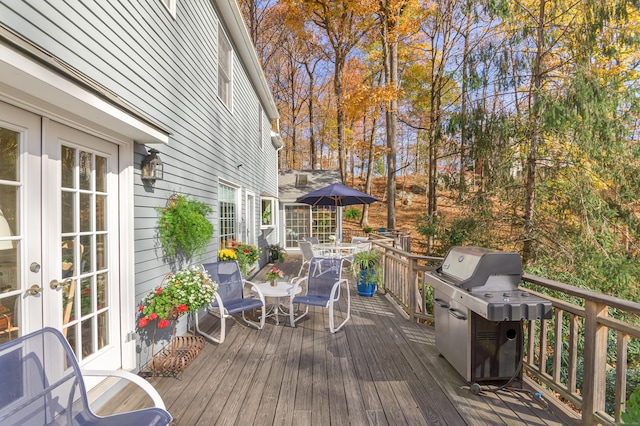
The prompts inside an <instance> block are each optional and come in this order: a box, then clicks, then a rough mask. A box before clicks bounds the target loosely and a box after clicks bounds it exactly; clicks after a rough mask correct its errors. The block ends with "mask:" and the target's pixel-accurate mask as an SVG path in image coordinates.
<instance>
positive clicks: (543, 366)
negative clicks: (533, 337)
mask: <svg viewBox="0 0 640 426" xmlns="http://www.w3.org/2000/svg"><path fill="white" fill-rule="evenodd" d="M529 322H533V321H529ZM538 359H539V360H540V372H541V373H542V374H545V373H546V372H547V321H546V320H541V321H540V353H539V355H538Z"/></svg>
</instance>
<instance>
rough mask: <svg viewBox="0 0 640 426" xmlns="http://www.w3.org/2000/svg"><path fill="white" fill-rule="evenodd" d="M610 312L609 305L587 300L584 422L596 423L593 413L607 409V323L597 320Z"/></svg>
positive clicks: (585, 423) (583, 388)
mask: <svg viewBox="0 0 640 426" xmlns="http://www.w3.org/2000/svg"><path fill="white" fill-rule="evenodd" d="M606 316H608V310H607V305H606V304H603V303H597V302H592V301H589V300H587V301H585V320H584V371H583V381H582V424H583V425H589V426H590V425H593V424H595V417H594V413H595V412H597V411H604V408H605V396H606V392H607V389H606V371H607V327H605V326H604V325H602V324H598V318H599V317H606Z"/></svg>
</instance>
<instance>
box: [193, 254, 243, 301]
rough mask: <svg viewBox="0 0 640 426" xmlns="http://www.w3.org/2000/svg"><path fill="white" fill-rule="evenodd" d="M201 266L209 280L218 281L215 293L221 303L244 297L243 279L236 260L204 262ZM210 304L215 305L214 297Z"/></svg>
mask: <svg viewBox="0 0 640 426" xmlns="http://www.w3.org/2000/svg"><path fill="white" fill-rule="evenodd" d="M202 267H203V268H204V269H206V270H207V272H208V273H209V276H210V277H211V280H212V281H214V282H216V283H218V290H217V294H218V296H220V298H221V299H222V303H223V304H225V305H227V304H230V303H233V302H237V301H241V300H242V299H243V298H244V281H243V280H242V275H241V274H240V267H239V266H238V262H237V261H236V260H230V261H225V262H211V263H205V264H203V265H202ZM212 305H213V306H216V305H217V302H216V300H215V299H214V300H213V302H212Z"/></svg>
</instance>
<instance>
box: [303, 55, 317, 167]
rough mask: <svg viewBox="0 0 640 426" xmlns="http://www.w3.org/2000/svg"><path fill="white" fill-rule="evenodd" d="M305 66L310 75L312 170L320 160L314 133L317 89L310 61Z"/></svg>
mask: <svg viewBox="0 0 640 426" xmlns="http://www.w3.org/2000/svg"><path fill="white" fill-rule="evenodd" d="M304 67H305V69H306V70H307V75H308V76H309V101H308V103H307V106H308V108H309V160H310V161H311V170H314V169H315V168H316V162H317V161H318V160H317V158H316V139H315V134H314V126H315V124H314V122H313V107H314V104H313V96H314V89H315V87H314V85H315V78H314V74H313V70H311V69H310V68H309V63H308V62H305V63H304ZM314 68H315V67H314Z"/></svg>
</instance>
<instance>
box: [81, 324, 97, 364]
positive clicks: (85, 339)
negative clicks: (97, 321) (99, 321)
mask: <svg viewBox="0 0 640 426" xmlns="http://www.w3.org/2000/svg"><path fill="white" fill-rule="evenodd" d="M93 335H94V334H93V319H92V318H89V319H86V320H84V321H82V336H81V339H82V357H83V358H84V357H87V356H89V355H91V354H92V353H93V352H94V349H93Z"/></svg>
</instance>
